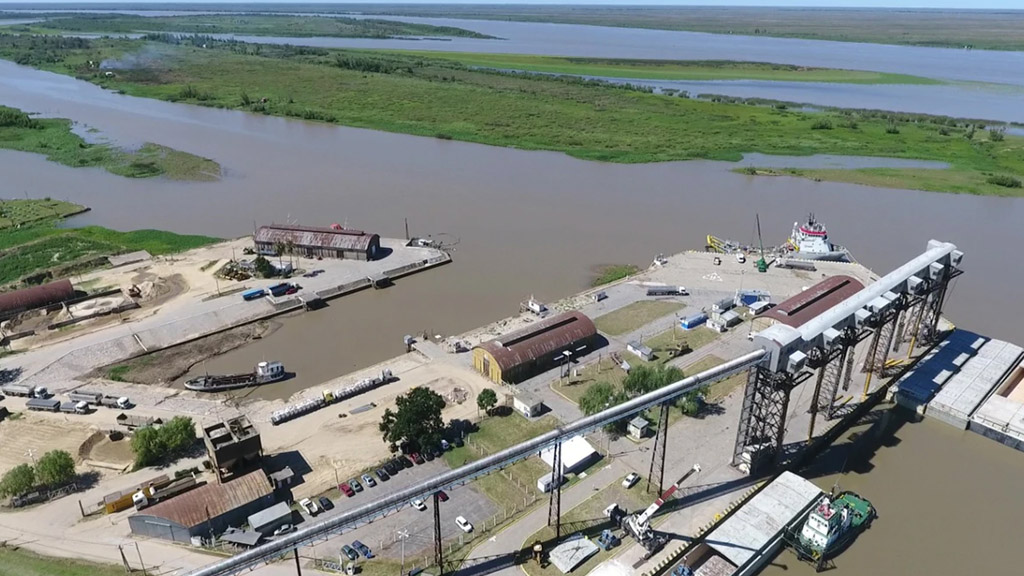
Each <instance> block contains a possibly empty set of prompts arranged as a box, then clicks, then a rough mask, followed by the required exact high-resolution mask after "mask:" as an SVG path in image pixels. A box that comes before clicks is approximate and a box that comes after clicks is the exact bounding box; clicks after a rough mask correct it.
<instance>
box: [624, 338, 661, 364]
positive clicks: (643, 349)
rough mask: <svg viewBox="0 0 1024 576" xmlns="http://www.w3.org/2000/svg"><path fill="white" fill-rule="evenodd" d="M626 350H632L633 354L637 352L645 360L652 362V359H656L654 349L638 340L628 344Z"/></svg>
mask: <svg viewBox="0 0 1024 576" xmlns="http://www.w3.org/2000/svg"><path fill="white" fill-rule="evenodd" d="M626 350H628V351H630V352H632V353H633V354H636V355H637V356H639V357H640V359H641V360H644V361H645V362H650V361H651V360H654V351H653V350H651V349H650V348H649V347H647V346H644V345H643V343H642V342H639V341H637V340H633V341H632V342H630V343H628V344H626Z"/></svg>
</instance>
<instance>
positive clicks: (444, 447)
mask: <svg viewBox="0 0 1024 576" xmlns="http://www.w3.org/2000/svg"><path fill="white" fill-rule="evenodd" d="M451 449H452V445H451V444H449V443H448V441H447V440H441V450H451Z"/></svg>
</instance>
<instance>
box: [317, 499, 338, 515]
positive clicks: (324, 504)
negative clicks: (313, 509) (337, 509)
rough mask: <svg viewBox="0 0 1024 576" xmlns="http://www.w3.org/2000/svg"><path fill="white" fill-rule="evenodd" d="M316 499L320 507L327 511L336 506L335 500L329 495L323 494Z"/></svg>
mask: <svg viewBox="0 0 1024 576" xmlns="http://www.w3.org/2000/svg"><path fill="white" fill-rule="evenodd" d="M316 501H317V502H318V503H319V504H320V507H321V508H323V509H324V511H325V512H326V511H327V510H330V509H331V508H334V502H331V499H330V498H328V497H327V496H321V497H319V498H317V500H316Z"/></svg>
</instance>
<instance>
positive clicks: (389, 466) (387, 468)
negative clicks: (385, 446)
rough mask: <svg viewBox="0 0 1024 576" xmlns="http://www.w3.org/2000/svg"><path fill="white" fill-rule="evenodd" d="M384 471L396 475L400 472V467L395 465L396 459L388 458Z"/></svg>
mask: <svg viewBox="0 0 1024 576" xmlns="http://www.w3.org/2000/svg"><path fill="white" fill-rule="evenodd" d="M384 471H385V472H387V473H388V474H390V475H391V476H394V475H395V474H397V473H398V468H397V467H396V466H395V462H394V460H388V461H387V462H385V463H384Z"/></svg>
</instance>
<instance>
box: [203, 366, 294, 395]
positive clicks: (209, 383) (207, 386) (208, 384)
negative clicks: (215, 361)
mask: <svg viewBox="0 0 1024 576" xmlns="http://www.w3.org/2000/svg"><path fill="white" fill-rule="evenodd" d="M285 375H286V373H285V371H284V364H282V363H280V362H260V363H259V364H257V365H256V369H255V370H253V371H252V372H245V373H243V374H206V375H204V376H200V377H198V378H192V379H190V380H186V381H185V388H187V389H189V390H194V391H196V392H224V391H225V390H235V389H237V388H248V387H249V386H259V385H261V384H269V383H271V382H277V381H278V380H280V379H282V378H284V377H285Z"/></svg>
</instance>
